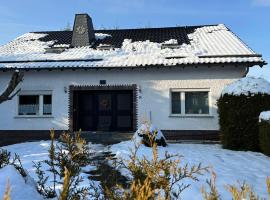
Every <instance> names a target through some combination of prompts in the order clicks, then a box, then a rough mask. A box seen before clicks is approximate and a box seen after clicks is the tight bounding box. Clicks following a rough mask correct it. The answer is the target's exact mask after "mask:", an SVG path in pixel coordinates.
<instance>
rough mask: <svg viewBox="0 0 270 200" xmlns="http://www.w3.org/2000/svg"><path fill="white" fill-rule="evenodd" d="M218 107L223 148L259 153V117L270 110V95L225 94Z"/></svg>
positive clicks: (219, 100)
mask: <svg viewBox="0 0 270 200" xmlns="http://www.w3.org/2000/svg"><path fill="white" fill-rule="evenodd" d="M217 105H218V113H219V125H220V132H221V143H222V146H223V148H227V149H232V150H250V151H259V150H260V147H259V124H258V121H259V115H260V113H261V112H262V111H265V110H269V108H270V95H269V94H265V93H264V94H262V93H258V94H252V93H250V92H249V93H248V94H240V95H233V94H227V93H225V94H223V95H222V96H221V97H220V98H219V99H218V102H217Z"/></svg>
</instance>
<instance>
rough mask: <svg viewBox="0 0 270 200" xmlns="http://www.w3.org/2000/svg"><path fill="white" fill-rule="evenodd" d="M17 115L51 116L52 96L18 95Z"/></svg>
mask: <svg viewBox="0 0 270 200" xmlns="http://www.w3.org/2000/svg"><path fill="white" fill-rule="evenodd" d="M18 99H19V105H18V115H20V116H24V115H26V116H29V115H37V116H48V115H52V95H49V94H44V95H32V94H23V95H19V97H18Z"/></svg>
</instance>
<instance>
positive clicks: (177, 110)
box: [172, 92, 181, 114]
mask: <svg viewBox="0 0 270 200" xmlns="http://www.w3.org/2000/svg"><path fill="white" fill-rule="evenodd" d="M172 114H181V93H180V92H172Z"/></svg>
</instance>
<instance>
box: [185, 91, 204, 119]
mask: <svg viewBox="0 0 270 200" xmlns="http://www.w3.org/2000/svg"><path fill="white" fill-rule="evenodd" d="M185 113H186V114H209V100H208V92H185Z"/></svg>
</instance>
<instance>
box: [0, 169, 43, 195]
mask: <svg viewBox="0 0 270 200" xmlns="http://www.w3.org/2000/svg"><path fill="white" fill-rule="evenodd" d="M8 180H9V183H10V187H11V191H10V192H11V194H10V197H11V199H14V200H25V199H29V200H30V199H31V200H32V199H33V200H40V199H43V198H42V196H41V195H40V194H39V193H38V192H37V190H36V188H35V185H31V184H29V183H26V182H25V180H24V178H23V177H22V176H21V175H20V174H19V172H18V171H17V170H16V169H15V168H14V167H13V166H6V167H4V168H2V169H1V170H0V199H2V197H3V196H4V194H5V190H6V185H7V182H8Z"/></svg>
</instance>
